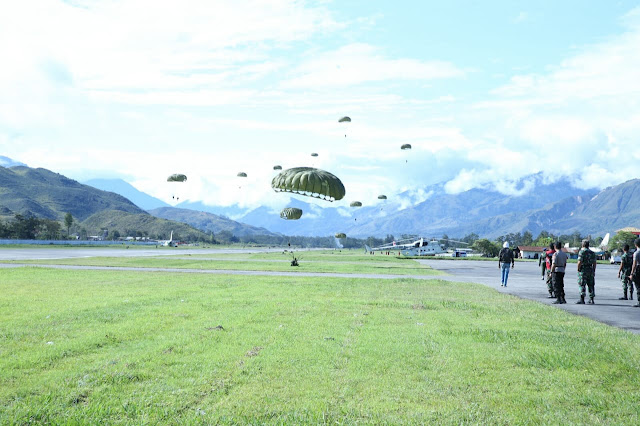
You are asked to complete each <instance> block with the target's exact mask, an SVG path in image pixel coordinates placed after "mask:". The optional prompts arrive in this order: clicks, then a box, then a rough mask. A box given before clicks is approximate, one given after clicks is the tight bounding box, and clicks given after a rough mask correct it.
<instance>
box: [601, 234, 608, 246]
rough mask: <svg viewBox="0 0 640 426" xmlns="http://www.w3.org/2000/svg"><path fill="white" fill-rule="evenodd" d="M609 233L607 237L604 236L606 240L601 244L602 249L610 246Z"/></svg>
mask: <svg viewBox="0 0 640 426" xmlns="http://www.w3.org/2000/svg"><path fill="white" fill-rule="evenodd" d="M609 236H610V235H609V233H608V232H607V235H605V236H604V238H603V239H602V242H601V243H600V247H606V246H607V245H608V244H609Z"/></svg>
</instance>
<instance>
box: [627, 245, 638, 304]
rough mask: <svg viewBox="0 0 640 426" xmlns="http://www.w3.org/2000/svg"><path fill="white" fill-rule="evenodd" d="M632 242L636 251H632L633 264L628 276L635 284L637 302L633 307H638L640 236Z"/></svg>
mask: <svg viewBox="0 0 640 426" xmlns="http://www.w3.org/2000/svg"><path fill="white" fill-rule="evenodd" d="M633 244H634V245H635V246H636V251H635V252H634V253H633V265H632V266H631V275H630V276H629V278H631V280H632V281H633V283H634V284H635V285H636V297H637V298H638V303H636V304H635V305H633V307H634V308H640V238H636V239H635V241H634V242H633Z"/></svg>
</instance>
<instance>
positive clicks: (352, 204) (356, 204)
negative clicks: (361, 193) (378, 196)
mask: <svg viewBox="0 0 640 426" xmlns="http://www.w3.org/2000/svg"><path fill="white" fill-rule="evenodd" d="M349 207H362V203H361V202H360V201H352V202H351V204H349Z"/></svg>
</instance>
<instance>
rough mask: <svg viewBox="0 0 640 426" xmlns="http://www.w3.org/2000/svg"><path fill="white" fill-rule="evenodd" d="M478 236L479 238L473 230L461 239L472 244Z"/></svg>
mask: <svg viewBox="0 0 640 426" xmlns="http://www.w3.org/2000/svg"><path fill="white" fill-rule="evenodd" d="M478 238H480V236H479V235H478V234H476V233H475V232H472V233H471V234H469V235H466V236H465V237H464V238H463V239H462V241H464V242H465V243H469V244H473V243H474V242H475V241H476V240H477V239H478Z"/></svg>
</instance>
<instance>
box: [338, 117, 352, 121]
mask: <svg viewBox="0 0 640 426" xmlns="http://www.w3.org/2000/svg"><path fill="white" fill-rule="evenodd" d="M338 123H351V118H350V117H347V116H344V117H342V118H341V119H340V120H338Z"/></svg>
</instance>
